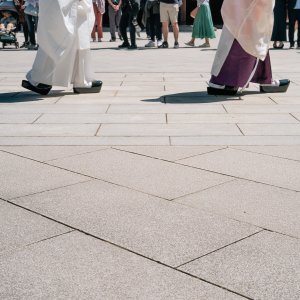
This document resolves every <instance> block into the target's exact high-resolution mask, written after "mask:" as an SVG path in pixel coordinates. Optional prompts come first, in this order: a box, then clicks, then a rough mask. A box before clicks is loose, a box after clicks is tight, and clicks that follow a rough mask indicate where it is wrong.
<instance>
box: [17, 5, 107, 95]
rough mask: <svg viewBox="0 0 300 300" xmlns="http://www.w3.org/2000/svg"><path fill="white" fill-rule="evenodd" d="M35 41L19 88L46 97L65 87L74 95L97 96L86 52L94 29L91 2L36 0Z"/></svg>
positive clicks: (97, 81)
mask: <svg viewBox="0 0 300 300" xmlns="http://www.w3.org/2000/svg"><path fill="white" fill-rule="evenodd" d="M39 4H40V11H39V26H38V32H37V39H38V43H39V49H38V52H37V55H36V58H35V61H34V63H33V66H32V69H31V70H30V71H29V72H28V73H27V75H26V79H27V80H23V81H22V86H23V87H24V88H26V89H28V90H31V91H34V92H36V93H38V94H41V95H47V94H48V93H49V92H50V90H51V88H52V86H53V85H56V86H62V87H68V86H69V85H70V84H73V90H74V92H75V93H98V92H100V90H101V86H102V82H101V81H99V80H95V78H94V73H93V70H92V66H93V65H92V62H91V53H90V38H89V37H90V32H91V31H92V29H93V26H94V21H95V20H94V12H93V3H92V0H51V1H49V0H40V1H39Z"/></svg>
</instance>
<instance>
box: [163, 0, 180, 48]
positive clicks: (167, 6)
mask: <svg viewBox="0 0 300 300" xmlns="http://www.w3.org/2000/svg"><path fill="white" fill-rule="evenodd" d="M178 13H179V0H160V21H161V23H162V32H163V37H164V42H163V43H162V45H161V48H169V43H168V34H169V22H171V24H172V28H173V34H174V40H175V42H174V48H179V43H178V36H179V26H178Z"/></svg>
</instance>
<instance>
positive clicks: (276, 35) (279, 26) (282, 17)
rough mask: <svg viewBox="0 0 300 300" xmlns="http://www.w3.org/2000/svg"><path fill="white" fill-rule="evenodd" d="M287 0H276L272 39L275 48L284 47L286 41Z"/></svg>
mask: <svg viewBox="0 0 300 300" xmlns="http://www.w3.org/2000/svg"><path fill="white" fill-rule="evenodd" d="M286 37H287V36H286V0H275V7H274V26H273V33H272V37H271V41H273V42H274V43H273V48H275V49H282V48H283V47H284V43H283V42H286Z"/></svg>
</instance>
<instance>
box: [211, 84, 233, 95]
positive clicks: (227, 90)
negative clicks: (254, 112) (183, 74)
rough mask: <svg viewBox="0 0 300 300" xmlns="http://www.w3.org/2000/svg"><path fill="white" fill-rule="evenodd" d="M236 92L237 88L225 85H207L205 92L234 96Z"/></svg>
mask: <svg viewBox="0 0 300 300" xmlns="http://www.w3.org/2000/svg"><path fill="white" fill-rule="evenodd" d="M237 92H238V89H237V88H236V87H233V86H225V88H223V89H218V88H215V87H211V86H209V87H207V94H208V95H216V96H218V95H226V96H234V95H236V93H237Z"/></svg>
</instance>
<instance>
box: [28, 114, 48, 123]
mask: <svg viewBox="0 0 300 300" xmlns="http://www.w3.org/2000/svg"><path fill="white" fill-rule="evenodd" d="M43 115H45V113H41V114H40V115H39V116H38V117H37V118H36V119H35V120H34V121H33V122H31V123H30V124H35V122H37V120H39V119H40V118H41V117H42V116H43ZM39 124H40V123H39Z"/></svg>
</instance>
